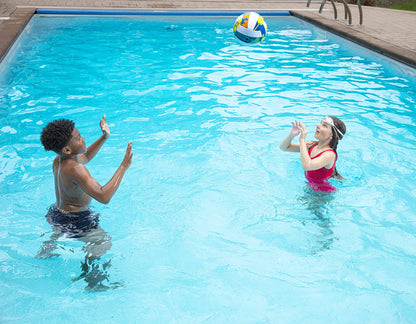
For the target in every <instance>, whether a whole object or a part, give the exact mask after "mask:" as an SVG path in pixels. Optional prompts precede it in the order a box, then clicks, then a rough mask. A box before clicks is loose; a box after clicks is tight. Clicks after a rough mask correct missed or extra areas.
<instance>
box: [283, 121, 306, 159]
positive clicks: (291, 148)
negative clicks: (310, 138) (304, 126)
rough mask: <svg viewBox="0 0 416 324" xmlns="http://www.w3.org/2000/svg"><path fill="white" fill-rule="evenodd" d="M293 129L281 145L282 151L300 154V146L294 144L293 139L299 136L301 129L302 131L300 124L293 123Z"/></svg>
mask: <svg viewBox="0 0 416 324" xmlns="http://www.w3.org/2000/svg"><path fill="white" fill-rule="evenodd" d="M292 125H293V126H292V129H291V130H290V133H289V135H287V136H286V138H285V139H284V140H283V141H282V143H281V144H280V149H281V150H282V151H287V152H299V144H298V143H292V141H293V139H294V138H295V137H296V136H298V135H299V133H300V131H301V129H300V123H299V122H298V121H296V120H295V121H294V122H292Z"/></svg>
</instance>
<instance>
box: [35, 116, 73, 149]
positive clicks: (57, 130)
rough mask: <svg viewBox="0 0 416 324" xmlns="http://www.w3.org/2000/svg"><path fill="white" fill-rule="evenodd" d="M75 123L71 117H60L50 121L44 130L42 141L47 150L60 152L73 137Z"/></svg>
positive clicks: (41, 136)
mask: <svg viewBox="0 0 416 324" xmlns="http://www.w3.org/2000/svg"><path fill="white" fill-rule="evenodd" d="M74 128H75V124H74V122H73V121H72V120H69V119H59V120H54V121H53V122H50V123H48V124H47V125H46V126H45V128H44V129H43V130H42V134H41V135H40V141H41V142H42V145H43V147H44V148H45V150H46V151H54V152H55V153H56V154H60V153H61V151H62V148H63V147H64V146H65V145H67V144H68V142H69V140H70V139H71V137H72V131H73V130H74Z"/></svg>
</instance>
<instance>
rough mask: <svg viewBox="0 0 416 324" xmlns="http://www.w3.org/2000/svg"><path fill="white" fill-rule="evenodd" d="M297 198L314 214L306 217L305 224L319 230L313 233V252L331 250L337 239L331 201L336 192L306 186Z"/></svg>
mask: <svg viewBox="0 0 416 324" xmlns="http://www.w3.org/2000/svg"><path fill="white" fill-rule="evenodd" d="M297 200H298V202H299V203H300V204H301V205H303V206H304V207H305V208H306V210H307V211H309V212H310V213H311V215H312V216H313V217H312V218H308V219H305V220H304V221H303V225H304V226H307V227H309V226H313V227H314V228H316V229H317V230H318V231H317V232H314V233H313V243H312V245H313V246H312V248H311V254H316V253H319V252H322V251H325V250H329V249H330V248H331V246H332V244H333V243H334V241H335V240H336V237H335V236H334V232H333V230H332V221H331V202H332V201H333V200H334V194H333V193H328V192H321V191H315V190H313V189H311V188H310V187H309V186H305V189H304V193H303V194H302V195H300V196H299V197H298V198H297Z"/></svg>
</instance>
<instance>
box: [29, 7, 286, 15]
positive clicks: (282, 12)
mask: <svg viewBox="0 0 416 324" xmlns="http://www.w3.org/2000/svg"><path fill="white" fill-rule="evenodd" d="M246 11H247V12H248V11H254V10H246ZM243 12H245V11H244V10H241V11H213V10H199V11H194V10H116V9H55V8H51V9H48V8H44V9H37V10H36V13H37V14H45V15H153V16H155V15H167V16H236V15H240V14H241V13H243ZM256 12H257V13H258V14H260V15H262V16H290V15H291V14H290V12H289V11H287V10H280V11H262V10H259V11H256Z"/></svg>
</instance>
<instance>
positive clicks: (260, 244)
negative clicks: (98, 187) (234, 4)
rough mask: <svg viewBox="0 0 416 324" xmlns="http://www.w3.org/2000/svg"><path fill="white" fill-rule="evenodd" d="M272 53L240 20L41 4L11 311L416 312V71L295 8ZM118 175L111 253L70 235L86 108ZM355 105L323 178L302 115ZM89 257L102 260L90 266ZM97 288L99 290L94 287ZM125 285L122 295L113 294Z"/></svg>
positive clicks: (98, 318)
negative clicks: (68, 125) (297, 139)
mask: <svg viewBox="0 0 416 324" xmlns="http://www.w3.org/2000/svg"><path fill="white" fill-rule="evenodd" d="M266 21H267V24H268V27H269V33H268V36H267V38H266V40H265V41H264V42H263V43H262V44H260V45H257V46H248V45H244V44H242V43H240V42H239V41H238V40H236V39H235V38H234V36H233V34H232V25H233V22H234V18H231V17H230V18H224V17H221V18H219V17H211V18H210V17H187V18H186V19H183V17H107V18H105V19H103V18H98V17H80V16H74V17H72V16H71V17H70V16H61V17H53V18H51V17H45V16H36V17H35V18H34V19H32V21H31V22H30V24H29V25H28V26H27V28H26V30H25V32H24V33H23V35H22V36H21V38H20V41H19V42H18V43H17V44H16V46H15V47H14V48H13V50H12V51H11V52H10V54H9V56H8V57H7V58H6V60H5V61H4V62H3V63H2V64H1V65H0V73H1V74H0V121H1V122H0V157H1V158H0V180H1V188H0V193H1V194H0V204H1V206H2V208H1V210H0V247H1V248H0V294H1V297H2V298H1V299H0V322H2V323H43V322H48V323H58V322H59V323H75V322H82V323H98V322H103V323H134V322H138V323H141V322H145V323H149V322H150V323H152V322H158V323H164V322H179V323H200V322H207V323H253V322H265V323H268V322H273V323H275V322H278V323H294V322H301V323H323V322H325V323H356V322H359V323H368V322H372V323H412V322H413V320H414V318H415V316H416V298H415V295H416V282H415V280H414V278H415V277H416V238H415V236H416V226H415V208H416V203H415V201H416V186H415V182H414V179H415V170H416V165H415V159H414V155H415V153H416V152H415V151H416V145H415V139H416V127H415V119H416V115H415V111H414V109H415V98H416V73H415V71H414V70H411V69H410V68H407V67H405V66H402V65H400V64H398V63H394V62H393V61H390V60H387V59H385V58H383V57H382V56H379V55H376V54H374V53H371V52H368V51H367V50H364V49H362V48H360V47H359V46H357V45H354V44H352V43H349V42H346V41H344V40H342V39H340V38H337V37H335V36H333V35H331V34H329V33H328V32H325V31H322V30H320V29H317V28H315V27H313V26H311V25H310V24H308V23H305V22H303V21H300V20H298V19H296V18H293V17H279V18H275V17H266ZM104 113H105V114H106V115H107V120H108V123H109V125H110V130H111V134H112V135H111V137H110V138H109V139H108V140H107V142H106V143H105V145H104V147H103V148H102V150H101V151H100V152H99V154H98V155H97V156H96V158H95V159H94V160H93V161H92V162H90V163H89V164H88V165H87V166H88V169H89V171H90V173H91V174H92V175H93V176H94V177H95V178H96V179H97V180H98V181H99V182H100V183H101V184H105V183H106V182H107V181H108V180H109V179H110V177H111V176H112V174H113V172H114V171H115V169H116V168H117V167H118V165H119V164H120V162H121V160H122V157H123V154H124V150H125V147H126V145H127V142H128V141H129V140H132V141H133V151H134V158H133V163H132V165H131V167H130V169H129V170H128V171H127V173H126V177H125V179H124V180H123V182H122V184H121V186H120V188H119V190H118V192H117V193H116V195H115V196H114V197H113V199H112V201H111V202H110V204H108V205H101V204H100V203H97V202H93V203H92V205H91V208H92V209H93V210H95V211H97V212H99V213H100V214H101V216H100V219H101V221H100V224H101V228H102V229H103V231H104V232H105V233H107V234H106V235H108V236H109V237H111V244H112V246H111V248H110V249H109V250H107V251H106V253H105V254H104V256H102V257H101V258H100V259H99V260H98V261H95V262H94V263H93V264H91V265H90V266H89V267H88V269H87V273H88V274H87V275H85V276H84V277H82V278H79V277H80V276H81V275H82V274H83V269H84V268H83V266H82V262H83V261H84V258H85V253H86V252H85V251H84V250H85V249H83V248H84V245H85V243H84V242H82V241H80V240H77V239H69V238H66V237H60V238H59V239H58V240H57V242H56V243H55V247H56V248H55V250H54V251H53V253H55V254H57V255H56V256H53V257H50V258H44V259H42V258H38V257H36V255H37V254H38V253H39V251H40V250H41V247H42V246H43V244H44V243H43V242H45V241H48V240H49V238H50V236H51V235H52V233H53V232H52V229H51V227H50V225H49V224H48V223H47V222H46V220H45V217H44V216H45V214H46V211H47V208H48V207H49V206H50V205H51V204H53V203H54V199H55V198H54V190H53V178H52V173H51V165H52V160H53V157H54V155H53V154H52V153H50V152H45V151H44V150H43V148H42V147H41V144H40V141H39V136H40V132H41V130H42V128H43V127H44V126H45V125H46V124H47V123H48V122H49V121H51V120H53V119H57V118H70V119H73V120H74V121H75V122H76V126H77V128H78V129H79V130H80V131H81V134H82V135H83V136H84V137H85V138H86V141H87V144H90V143H92V142H93V141H94V140H95V139H97V138H98V137H99V136H100V128H99V126H98V123H99V120H100V118H101V116H102V115H103V114H104ZM325 115H334V116H338V117H339V118H341V119H342V120H343V121H344V122H345V124H346V126H347V135H346V136H345V138H344V139H343V140H342V141H341V142H340V144H339V147H338V153H339V160H338V163H337V166H338V170H339V172H340V173H341V174H342V175H343V176H344V177H345V178H346V181H344V182H339V181H333V184H334V185H335V186H336V187H337V188H338V190H337V192H336V193H334V194H330V195H326V194H318V193H315V192H312V191H310V190H308V187H307V185H306V183H305V179H304V176H303V171H302V166H301V164H300V159H299V156H298V155H297V154H290V153H285V152H282V151H280V150H279V144H280V141H281V140H282V139H283V138H284V137H285V136H286V135H287V134H288V132H289V130H290V126H291V124H290V122H291V121H292V120H294V119H300V120H302V121H304V123H305V124H306V126H307V127H308V129H309V135H308V139H312V138H313V133H314V129H315V126H316V124H318V123H319V122H320V120H321V118H322V117H323V116H325ZM84 270H85V269H84ZM91 288H92V289H91ZM106 288H108V289H106Z"/></svg>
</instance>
